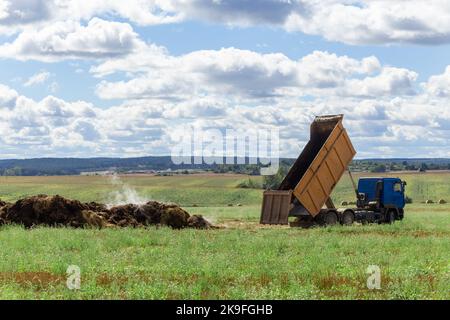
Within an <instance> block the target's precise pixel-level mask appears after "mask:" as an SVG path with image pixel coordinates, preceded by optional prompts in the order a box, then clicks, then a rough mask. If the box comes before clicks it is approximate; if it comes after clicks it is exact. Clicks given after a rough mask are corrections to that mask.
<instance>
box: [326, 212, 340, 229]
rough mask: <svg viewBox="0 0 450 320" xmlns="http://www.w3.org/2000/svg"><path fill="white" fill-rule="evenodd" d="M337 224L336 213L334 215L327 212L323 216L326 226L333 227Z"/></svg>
mask: <svg viewBox="0 0 450 320" xmlns="http://www.w3.org/2000/svg"><path fill="white" fill-rule="evenodd" d="M337 222H338V218H337V215H336V213H334V212H333V211H328V212H327V213H326V214H325V224H326V225H327V226H332V225H335V224H336V223H337Z"/></svg>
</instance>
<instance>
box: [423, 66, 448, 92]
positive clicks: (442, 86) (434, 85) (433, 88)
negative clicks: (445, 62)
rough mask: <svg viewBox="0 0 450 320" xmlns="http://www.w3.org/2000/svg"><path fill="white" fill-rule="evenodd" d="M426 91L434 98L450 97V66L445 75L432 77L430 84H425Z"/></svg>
mask: <svg viewBox="0 0 450 320" xmlns="http://www.w3.org/2000/svg"><path fill="white" fill-rule="evenodd" d="M423 86H424V87H425V89H426V91H427V92H428V93H429V94H430V95H431V96H434V97H440V98H449V97H450V66H447V68H446V69H445V72H444V73H443V74H439V75H434V76H431V77H430V79H429V80H428V82H426V83H424V84H423Z"/></svg>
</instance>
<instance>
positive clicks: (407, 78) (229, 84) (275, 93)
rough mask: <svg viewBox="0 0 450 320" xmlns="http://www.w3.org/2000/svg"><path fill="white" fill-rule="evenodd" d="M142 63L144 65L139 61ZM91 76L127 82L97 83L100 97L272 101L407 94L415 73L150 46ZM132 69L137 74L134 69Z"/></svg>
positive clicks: (320, 58)
mask: <svg viewBox="0 0 450 320" xmlns="http://www.w3.org/2000/svg"><path fill="white" fill-rule="evenodd" d="M146 61H148V62H149V63H148V64H147V65H146V66H145V67H142V68H141V67H139V65H140V64H141V63H144V62H146ZM90 71H91V72H92V73H94V75H95V76H97V77H103V76H105V75H111V74H113V73H115V72H125V73H127V75H128V77H129V78H130V77H131V79H129V80H120V81H107V80H103V81H101V82H100V83H99V84H98V86H97V89H96V92H97V94H98V96H99V97H101V98H103V99H145V98H154V99H171V100H178V101H181V100H183V99H188V98H189V97H190V96H192V95H194V94H195V95H198V96H210V95H214V96H222V97H224V98H226V99H228V100H233V101H240V100H241V99H256V100H257V99H273V98H275V97H280V96H283V95H284V96H286V95H288V96H295V97H301V96H306V95H313V96H317V95H321V94H322V95H323V94H325V95H329V96H353V97H367V98H377V97H383V96H397V95H413V94H415V85H416V84H415V81H416V79H417V74H416V73H415V72H413V71H411V70H407V69H401V68H394V67H388V66H381V65H380V62H379V61H378V59H377V58H376V57H374V56H370V57H366V58H363V59H361V60H358V59H353V58H350V57H347V56H337V55H336V54H331V53H328V52H322V51H314V52H312V53H311V54H308V55H306V56H304V57H302V58H301V59H299V60H292V59H290V58H288V57H287V56H285V55H283V54H281V53H275V54H261V53H257V52H253V51H249V50H240V49H235V48H224V49H221V50H200V51H194V52H191V53H189V54H186V55H182V56H171V55H170V54H169V53H168V52H167V51H166V50H164V49H163V48H160V47H150V49H149V50H147V49H141V50H138V51H137V52H135V53H133V54H131V55H129V56H127V57H124V58H119V59H110V60H108V61H106V62H104V63H101V64H100V65H98V66H96V67H93V68H91V70H90ZM136 71H137V72H136Z"/></svg>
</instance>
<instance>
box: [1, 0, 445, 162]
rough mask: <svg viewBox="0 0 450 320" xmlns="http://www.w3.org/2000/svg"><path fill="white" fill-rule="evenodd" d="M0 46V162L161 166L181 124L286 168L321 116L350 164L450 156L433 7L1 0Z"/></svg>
mask: <svg viewBox="0 0 450 320" xmlns="http://www.w3.org/2000/svg"><path fill="white" fill-rule="evenodd" d="M0 46H1V47H0V70H1V72H0V112H1V113H0V114H1V115H2V116H0V148H1V149H2V150H3V154H2V155H0V158H25V157H43V156H59V157H68V156H80V157H95V156H140V155H149V154H151V155H163V154H169V153H170V150H171V146H172V145H173V144H174V140H176V137H174V135H176V134H181V135H182V132H181V133H180V130H181V129H180V128H182V127H183V126H185V125H189V126H193V127H196V128H205V129H215V128H216V129H220V130H225V129H234V130H246V129H252V130H253V129H254V130H258V129H270V128H274V129H278V130H280V132H281V145H280V148H281V150H280V151H281V154H282V155H283V156H292V157H295V156H296V155H297V154H298V152H299V151H300V150H301V147H302V146H303V145H304V144H305V143H306V141H307V140H308V134H309V131H308V126H309V123H310V121H311V119H312V118H313V117H314V115H319V114H326V113H344V114H345V126H346V127H347V129H348V131H349V133H350V135H351V137H352V140H353V142H354V144H355V147H356V149H357V151H358V157H397V158H398V157H450V148H449V147H448V145H449V142H450V125H449V123H450V103H449V102H450V67H448V66H449V65H450V61H449V60H450V59H449V57H450V4H448V3H446V1H439V0H435V1H434V0H433V1H409V2H403V1H399V2H396V3H395V4H394V3H392V2H389V1H383V0H376V1H362V0H361V1H337V0H329V1H324V2H317V1H312V0H304V1H296V0H293V1H290V2H286V1H281V0H260V1H245V0H241V1H237V0H222V1H213V0H189V1H178V0H169V1H157V0H148V1H137V0H130V1H127V2H126V3H125V2H123V1H100V0H95V1H90V2H89V3H85V2H83V1H77V0H76V1H67V2H65V1H43V0H31V1H22V0H20V1H9V0H0ZM447 67H448V68H447ZM174 128H176V130H175V129H174Z"/></svg>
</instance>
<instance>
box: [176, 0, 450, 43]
mask: <svg viewBox="0 0 450 320" xmlns="http://www.w3.org/2000/svg"><path fill="white" fill-rule="evenodd" d="M174 6H175V8H177V9H178V10H179V11H180V12H184V13H186V14H185V16H186V17H188V18H191V19H200V20H206V21H211V22H214V23H217V22H220V23H224V24H227V25H236V26H244V27H245V26H249V25H268V26H278V27H282V28H284V29H286V30H288V31H293V32H297V31H299V32H303V33H306V34H313V35H320V36H322V37H324V38H326V39H328V40H331V41H340V42H344V43H349V44H388V43H420V44H439V43H449V42H450V6H449V5H448V1H446V0H431V1H421V0H412V1H388V0H351V1H350V0H325V1H317V0H293V1H283V0H261V1H258V5H255V4H254V3H253V2H251V1H248V2H247V1H246V2H243V1H239V0H221V1H216V0H190V1H186V0H180V1H174Z"/></svg>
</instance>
